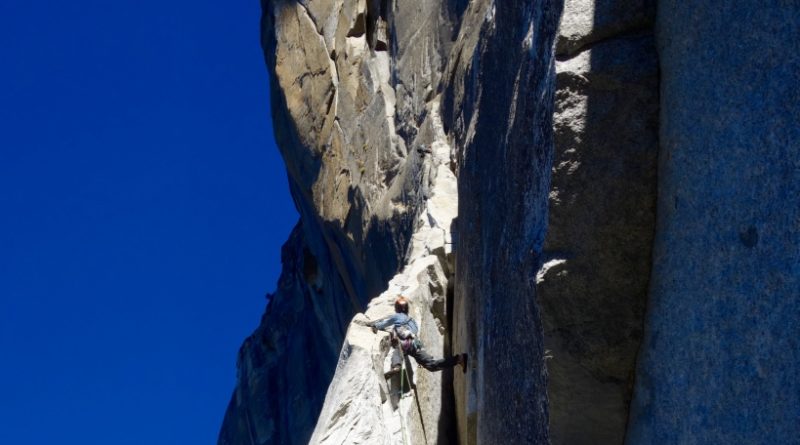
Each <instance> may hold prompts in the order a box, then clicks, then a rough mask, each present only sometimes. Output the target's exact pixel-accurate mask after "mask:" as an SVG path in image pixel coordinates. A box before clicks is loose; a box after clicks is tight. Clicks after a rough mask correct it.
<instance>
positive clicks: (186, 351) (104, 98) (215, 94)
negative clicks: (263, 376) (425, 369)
mask: <svg viewBox="0 0 800 445" xmlns="http://www.w3.org/2000/svg"><path fill="white" fill-rule="evenodd" d="M259 16H260V7H259V4H258V1H257V0H239V1H219V0H217V1H212V0H193V1H188V0H172V1H169V0H166V1H165V0H115V1H109V0H95V1H88V0H68V1H65V0H39V1H32V0H2V1H1V2H0V209H1V212H2V213H0V354H1V355H0V444H3V445H28V444H37V445H52V444H60V445H65V444H66V445H71V444H81V445H93V444H98V445H99V444H102V445H126V444H135V445H158V444H164V445H167V444H168V445H182V444H187V445H210V444H214V443H216V437H217V433H218V430H219V426H220V424H221V422H222V417H223V414H224V411H225V408H226V405H227V403H228V400H229V397H230V395H231V392H232V390H233V387H234V383H235V372H236V371H235V365H236V353H237V350H238V347H239V345H240V344H241V342H242V341H243V340H244V338H245V337H246V336H247V335H248V334H249V333H250V332H251V331H252V330H253V329H254V328H255V327H256V326H257V324H258V322H259V319H260V317H261V314H262V312H263V310H264V305H265V299H264V295H265V293H266V292H269V291H272V290H273V289H274V287H275V283H276V279H277V276H278V273H279V268H280V256H279V254H280V246H281V244H282V243H283V241H284V240H285V239H286V237H287V235H288V233H289V231H290V229H291V227H292V226H293V225H294V223H295V221H296V220H297V214H296V212H295V210H294V207H293V206H292V204H291V200H290V197H289V193H288V190H287V185H286V174H285V170H284V167H283V163H282V162H281V160H280V157H279V155H278V151H277V149H276V148H275V146H274V142H273V136H272V128H271V121H270V118H269V108H268V104H269V97H268V75H267V71H266V68H265V67H264V63H263V59H262V55H261V51H260V48H259V34H258V26H259Z"/></svg>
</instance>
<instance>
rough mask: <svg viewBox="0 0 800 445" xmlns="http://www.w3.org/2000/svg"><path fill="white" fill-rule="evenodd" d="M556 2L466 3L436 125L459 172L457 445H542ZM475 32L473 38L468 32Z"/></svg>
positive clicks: (544, 432) (545, 439)
mask: <svg viewBox="0 0 800 445" xmlns="http://www.w3.org/2000/svg"><path fill="white" fill-rule="evenodd" d="M560 12H561V5H560V2H557V1H554V2H549V1H536V2H531V1H503V2H488V1H487V2H472V3H470V5H469V7H468V8H467V11H466V12H465V17H464V20H463V22H464V24H463V25H462V30H463V32H462V35H461V36H460V37H459V40H458V41H457V44H456V47H454V49H453V51H454V54H453V55H452V56H451V59H450V60H451V64H450V65H448V76H449V78H450V80H449V82H448V84H447V85H446V87H445V88H446V89H445V91H446V95H445V97H446V101H445V105H444V110H445V113H444V116H445V122H446V123H447V125H446V127H447V128H448V132H449V134H450V135H451V136H452V138H453V140H454V148H455V157H456V160H457V164H458V170H457V171H458V180H459V208H458V222H457V224H456V233H457V237H456V242H455V245H456V248H455V251H456V283H455V308H454V310H455V313H454V320H455V325H454V329H455V331H454V333H453V338H454V341H453V344H454V349H456V350H467V351H468V352H469V353H470V355H471V357H473V360H472V363H473V364H474V366H472V368H471V369H470V372H469V373H467V375H466V378H464V377H462V376H459V375H456V379H455V387H456V407H457V410H458V414H459V417H458V422H459V424H458V427H459V434H460V436H459V437H460V440H461V443H487V444H488V443H509V444H510V443H520V444H522V443H525V444H539V443H547V442H548V433H547V424H548V415H547V378H546V370H545V366H544V361H543V342H542V323H541V316H540V312H539V309H538V307H537V303H536V287H535V286H536V280H535V278H536V272H537V270H538V266H539V255H540V253H541V249H542V244H543V242H544V231H545V226H546V222H547V191H548V188H549V179H550V169H551V165H552V153H553V152H552V147H553V139H552V137H553V136H552V135H553V127H552V110H553V91H554V81H555V73H554V70H553V62H554V57H553V56H554V54H553V50H552V47H553V40H554V37H555V33H556V28H557V25H558V17H559V14H560ZM475 30H479V32H475Z"/></svg>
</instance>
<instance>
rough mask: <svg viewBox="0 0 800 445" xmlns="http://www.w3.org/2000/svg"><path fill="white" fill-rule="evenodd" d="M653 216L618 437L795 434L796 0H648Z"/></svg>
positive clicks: (782, 438)
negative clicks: (641, 318) (653, 86)
mask: <svg viewBox="0 0 800 445" xmlns="http://www.w3.org/2000/svg"><path fill="white" fill-rule="evenodd" d="M657 42H658V51H659V57H660V66H661V127H660V144H661V149H660V153H659V170H658V175H659V191H658V212H657V214H658V219H657V229H656V237H655V245H654V256H653V272H652V281H651V285H650V300H649V302H648V310H647V318H646V324H645V336H644V344H643V346H642V349H641V353H640V358H639V362H638V367H637V373H636V388H635V391H634V402H633V404H632V409H631V417H630V426H629V428H628V438H627V443H630V444H651V443H662V444H728V443H737V444H778V443H780V444H797V443H800V365H798V364H799V363H800V343H799V341H798V339H800V298H799V297H800V203H799V202H798V196H800V142H798V141H800V125H798V122H800V89H798V85H800V5H798V3H797V2H795V1H767V2H725V1H675V0H659V6H658V19H657Z"/></svg>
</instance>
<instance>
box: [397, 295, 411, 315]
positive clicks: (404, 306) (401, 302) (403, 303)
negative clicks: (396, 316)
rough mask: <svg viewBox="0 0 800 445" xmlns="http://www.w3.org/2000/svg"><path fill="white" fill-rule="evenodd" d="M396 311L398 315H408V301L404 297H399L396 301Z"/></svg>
mask: <svg viewBox="0 0 800 445" xmlns="http://www.w3.org/2000/svg"><path fill="white" fill-rule="evenodd" d="M394 311H395V312H397V313H401V312H402V313H404V314H407V313H408V300H406V299H405V297H403V296H402V295H400V296H399V297H397V300H394Z"/></svg>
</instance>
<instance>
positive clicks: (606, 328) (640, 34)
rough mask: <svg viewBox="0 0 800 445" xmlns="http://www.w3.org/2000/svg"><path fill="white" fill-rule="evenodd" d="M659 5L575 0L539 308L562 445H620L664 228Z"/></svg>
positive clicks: (559, 92)
mask: <svg viewBox="0 0 800 445" xmlns="http://www.w3.org/2000/svg"><path fill="white" fill-rule="evenodd" d="M654 21H655V3H654V2H643V1H625V0H618V1H610V2H598V3H597V4H595V3H594V2H593V1H585V0H568V1H567V2H566V3H565V6H564V12H563V14H562V18H561V27H560V30H559V36H558V41H557V45H556V48H557V58H558V62H556V73H557V80H556V88H557V89H556V99H555V100H556V110H555V117H554V126H555V159H554V165H553V176H552V186H551V190H550V218H549V222H548V233H547V238H546V240H545V248H544V254H543V266H542V269H541V270H540V271H539V275H538V278H537V281H538V284H537V292H538V297H539V301H540V303H541V306H542V318H543V322H544V335H545V347H546V348H547V349H548V350H549V351H550V355H551V356H552V358H551V359H549V360H548V362H547V368H548V373H549V377H550V383H549V390H548V393H549V399H550V435H551V441H552V443H553V444H565V445H566V444H570V445H580V444H587V445H589V444H597V443H602V444H621V443H622V442H623V439H624V436H625V425H626V422H627V417H628V405H629V402H630V398H631V389H632V386H633V376H634V364H635V358H636V353H637V351H638V349H639V345H640V341H641V338H642V324H643V317H644V307H645V302H646V296H647V285H648V282H649V279H650V258H651V252H652V249H651V246H652V241H653V233H654V230H655V202H656V157H657V153H658V138H657V133H658V65H657V60H656V50H655V42H654V37H653V31H652V25H653V22H654Z"/></svg>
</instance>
